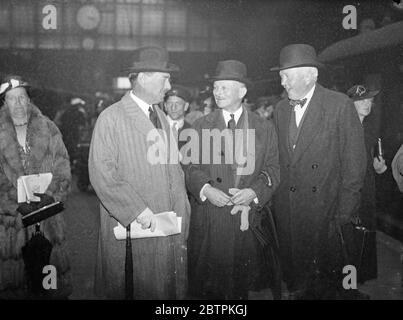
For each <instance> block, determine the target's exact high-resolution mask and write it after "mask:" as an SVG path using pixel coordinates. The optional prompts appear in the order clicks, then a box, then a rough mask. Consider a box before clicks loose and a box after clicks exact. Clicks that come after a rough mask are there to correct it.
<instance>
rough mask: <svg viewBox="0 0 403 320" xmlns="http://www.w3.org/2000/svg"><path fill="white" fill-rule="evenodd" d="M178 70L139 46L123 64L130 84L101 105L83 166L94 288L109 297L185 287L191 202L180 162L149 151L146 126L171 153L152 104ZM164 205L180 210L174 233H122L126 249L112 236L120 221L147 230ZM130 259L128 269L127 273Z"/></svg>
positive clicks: (147, 295)
mask: <svg viewBox="0 0 403 320" xmlns="http://www.w3.org/2000/svg"><path fill="white" fill-rule="evenodd" d="M177 70H178V68H177V67H176V66H174V65H172V64H170V63H168V53H167V51H166V50H165V49H162V48H159V47H147V48H144V49H141V50H140V52H139V59H138V61H136V62H134V64H133V66H132V67H131V68H130V69H129V70H128V73H129V78H130V81H131V84H132V90H130V91H129V92H127V93H126V94H125V95H124V96H123V98H122V99H121V100H120V101H118V102H117V103H115V104H113V105H111V106H109V107H108V108H106V109H105V110H104V111H103V112H102V113H101V114H100V116H99V117H98V119H97V122H96V125H95V129H94V133H93V136H92V141H91V147H90V155H89V173H90V179H91V183H92V185H93V187H94V189H95V191H96V193H97V195H98V197H99V200H100V230H99V242H98V258H97V266H96V267H97V268H96V291H97V293H99V294H101V295H103V296H106V297H107V298H113V299H121V298H124V297H125V294H126V298H128V297H129V298H130V297H133V298H135V299H181V298H183V297H184V295H185V293H186V284H187V270H186V264H187V257H186V237H187V230H188V223H189V216H190V205H189V202H188V199H187V195H186V189H185V183H184V174H183V171H182V169H181V167H180V165H179V164H169V163H168V162H158V161H153V159H150V158H149V157H148V151H149V148H150V145H151V144H152V142H153V141H149V140H148V138H149V134H150V132H154V133H155V132H156V131H153V130H156V129H159V131H158V134H159V135H160V138H161V139H160V140H159V141H162V143H165V144H166V148H165V149H164V150H166V153H167V154H169V153H170V148H171V146H170V145H169V143H167V141H169V140H170V139H174V137H173V136H171V130H170V128H169V124H168V122H167V119H166V116H165V114H164V113H163V112H162V111H161V110H160V109H159V108H158V106H157V104H158V103H160V102H162V101H163V100H164V96H165V93H166V92H167V91H168V90H170V89H171V85H170V82H169V80H170V74H171V73H172V72H175V71H177ZM153 136H155V135H153ZM167 137H170V138H169V139H167ZM165 211H174V212H175V213H176V214H177V215H178V216H181V217H182V226H181V229H182V230H181V233H180V234H177V235H172V236H168V237H151V238H140V239H133V240H131V242H130V241H129V240H126V246H128V247H130V246H131V247H132V251H130V250H129V251H127V250H125V241H119V240H117V239H116V238H115V235H114V228H115V227H116V226H117V225H118V223H120V224H121V225H122V226H123V227H126V228H127V227H128V226H129V225H130V224H140V225H141V227H142V228H143V229H147V228H150V229H151V231H152V232H153V231H154V230H155V228H156V220H155V216H154V215H155V214H157V213H161V212H165ZM131 255H132V259H131ZM125 257H126V259H128V262H127V263H126V265H125ZM131 262H133V263H132V267H131V268H132V270H133V271H132V274H131V273H130V274H128V271H127V270H130V269H131V268H130V267H127V266H128V265H130V264H131ZM125 276H126V277H125ZM131 276H132V277H133V278H132V279H131ZM128 279H129V280H128ZM125 280H126V281H125ZM130 284H131V285H132V287H134V290H130V287H131V286H130ZM125 289H126V290H125ZM128 291H132V292H128Z"/></svg>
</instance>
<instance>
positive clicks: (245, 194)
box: [231, 188, 256, 206]
mask: <svg viewBox="0 0 403 320" xmlns="http://www.w3.org/2000/svg"><path fill="white" fill-rule="evenodd" d="M255 198H256V193H255V191H253V190H252V189H251V188H246V189H241V190H239V191H238V192H236V193H235V194H234V195H233V196H232V198H231V201H232V203H233V204H242V205H246V206H249V204H250V203H251V202H252V201H253V199H255Z"/></svg>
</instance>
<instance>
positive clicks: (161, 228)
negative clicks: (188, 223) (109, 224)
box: [113, 211, 182, 240]
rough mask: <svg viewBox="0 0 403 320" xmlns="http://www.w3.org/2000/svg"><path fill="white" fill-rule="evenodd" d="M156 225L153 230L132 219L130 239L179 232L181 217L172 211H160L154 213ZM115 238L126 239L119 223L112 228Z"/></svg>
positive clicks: (164, 235)
mask: <svg viewBox="0 0 403 320" xmlns="http://www.w3.org/2000/svg"><path fill="white" fill-rule="evenodd" d="M154 217H155V220H156V227H155V230H154V232H152V231H151V230H150V229H142V228H141V224H140V223H138V222H136V221H133V222H132V223H131V224H130V236H131V238H132V239H139V238H152V237H166V236H170V235H174V234H178V233H181V226H182V217H178V216H177V215H176V213H175V212H173V211H166V212H161V213H158V214H155V215H154ZM113 233H114V234H115V238H116V239H117V240H124V239H126V228H125V227H123V226H122V225H121V224H120V223H118V225H117V226H116V227H115V228H113Z"/></svg>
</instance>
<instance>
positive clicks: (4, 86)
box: [0, 75, 29, 97]
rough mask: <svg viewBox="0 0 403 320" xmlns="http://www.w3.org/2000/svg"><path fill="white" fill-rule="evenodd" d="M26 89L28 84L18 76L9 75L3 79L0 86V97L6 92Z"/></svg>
mask: <svg viewBox="0 0 403 320" xmlns="http://www.w3.org/2000/svg"><path fill="white" fill-rule="evenodd" d="M20 87H22V88H28V87H29V84H28V83H27V82H26V81H24V80H23V79H22V78H21V77H20V76H16V75H11V76H7V77H5V78H4V79H3V81H2V82H1V84H0V97H4V95H5V94H6V92H7V91H10V90H11V89H15V88H20Z"/></svg>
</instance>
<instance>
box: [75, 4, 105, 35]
mask: <svg viewBox="0 0 403 320" xmlns="http://www.w3.org/2000/svg"><path fill="white" fill-rule="evenodd" d="M100 22H101V14H100V12H99V10H98V9H97V7H95V6H93V5H86V6H83V7H81V8H80V9H78V11H77V23H78V25H79V26H80V27H81V28H82V29H84V30H93V29H95V28H96V27H98V25H99V23H100Z"/></svg>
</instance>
